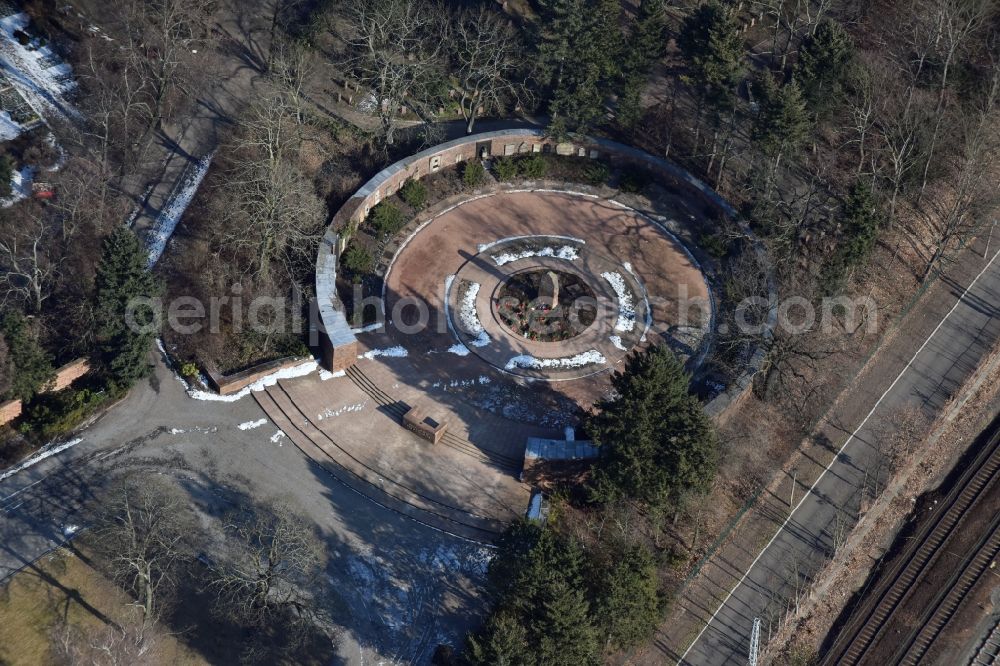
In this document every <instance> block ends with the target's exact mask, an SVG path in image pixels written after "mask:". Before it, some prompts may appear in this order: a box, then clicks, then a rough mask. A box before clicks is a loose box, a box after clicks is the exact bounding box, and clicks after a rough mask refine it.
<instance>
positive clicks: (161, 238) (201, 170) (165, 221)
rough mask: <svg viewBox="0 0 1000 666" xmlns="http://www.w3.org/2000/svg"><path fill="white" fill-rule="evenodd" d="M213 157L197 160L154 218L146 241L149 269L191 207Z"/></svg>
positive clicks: (213, 153) (160, 254) (207, 156)
mask: <svg viewBox="0 0 1000 666" xmlns="http://www.w3.org/2000/svg"><path fill="white" fill-rule="evenodd" d="M214 156H215V152H214V151H213V152H211V153H209V154H208V155H205V156H204V157H203V158H201V160H199V162H198V164H197V166H196V167H195V169H194V171H192V172H190V173H189V174H187V176H186V177H185V178H184V180H183V182H182V183H181V184H180V187H178V188H177V190H176V191H174V192H173V193H172V194H171V197H170V199H169V200H168V201H167V203H166V204H165V205H164V206H163V209H162V210H161V211H160V214H159V215H158V216H157V217H156V221H155V222H154V223H153V228H152V229H150V232H149V236H148V237H147V240H146V245H147V246H148V247H149V266H150V267H151V268H152V266H153V264H155V263H156V262H157V261H159V259H160V257H161V256H162V255H163V251H164V250H165V249H166V247H167V242H168V241H169V240H170V237H171V236H172V235H173V233H174V229H176V228H177V224H178V223H179V222H180V221H181V218H182V217H183V216H184V211H186V210H187V207H188V206H189V205H191V201H192V200H193V199H194V195H195V193H196V192H197V191H198V187H199V186H200V185H201V181H203V180H204V179H205V174H207V173H208V167H209V165H210V164H211V163H212V158H213V157H214Z"/></svg>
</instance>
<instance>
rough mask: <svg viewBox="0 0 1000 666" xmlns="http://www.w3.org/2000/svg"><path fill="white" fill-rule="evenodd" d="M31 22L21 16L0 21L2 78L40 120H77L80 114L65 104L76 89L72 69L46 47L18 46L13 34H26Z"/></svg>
mask: <svg viewBox="0 0 1000 666" xmlns="http://www.w3.org/2000/svg"><path fill="white" fill-rule="evenodd" d="M30 21H31V19H30V18H29V17H28V15H27V14H25V13H24V12H19V13H17V14H12V15H10V16H6V17H4V18H2V19H0V61H2V66H3V70H4V76H5V77H6V78H7V80H8V81H9V82H10V83H11V85H13V86H14V87H15V88H17V90H18V92H20V93H21V94H22V95H23V96H24V99H25V101H27V103H28V105H29V106H31V108H32V110H33V111H34V112H35V113H36V114H38V115H39V116H46V115H48V116H52V115H55V116H58V117H61V118H66V119H69V120H78V119H80V118H81V117H82V116H81V114H80V112H79V110H77V109H76V107H74V106H73V105H72V104H70V103H69V101H67V95H68V94H69V93H71V92H73V90H74V89H75V88H76V81H74V80H73V71H72V68H71V67H70V66H69V65H68V64H66V63H64V62H62V60H61V59H60V58H59V56H58V55H56V53H55V52H54V51H53V50H52V49H51V48H49V47H48V46H41V43H40V41H39V40H38V39H37V38H36V39H32V40H31V41H30V42H29V43H28V44H27V45H23V44H21V43H20V42H19V41H18V40H17V38H16V37H14V32H15V31H17V30H21V31H25V29H26V28H28V24H29V23H30Z"/></svg>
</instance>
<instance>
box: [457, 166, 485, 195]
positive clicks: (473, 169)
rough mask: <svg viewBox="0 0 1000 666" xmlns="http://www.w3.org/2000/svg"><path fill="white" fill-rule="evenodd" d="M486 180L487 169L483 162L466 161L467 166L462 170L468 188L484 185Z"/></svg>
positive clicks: (463, 179) (463, 180)
mask: <svg viewBox="0 0 1000 666" xmlns="http://www.w3.org/2000/svg"><path fill="white" fill-rule="evenodd" d="M484 180H486V169H484V168H483V163H482V162H480V161H479V160H473V161H471V162H466V163H465V168H464V169H463V170H462V182H464V183H465V186H466V187H467V188H469V189H470V190H471V189H475V188H477V187H479V186H480V185H482V184H483V181H484Z"/></svg>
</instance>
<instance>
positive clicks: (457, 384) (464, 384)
mask: <svg viewBox="0 0 1000 666" xmlns="http://www.w3.org/2000/svg"><path fill="white" fill-rule="evenodd" d="M491 382H492V380H491V379H490V378H489V377H487V376H486V375H480V376H479V378H477V379H452V380H451V381H447V382H434V383H433V384H431V388H468V387H470V386H486V385H487V384H489V383H491Z"/></svg>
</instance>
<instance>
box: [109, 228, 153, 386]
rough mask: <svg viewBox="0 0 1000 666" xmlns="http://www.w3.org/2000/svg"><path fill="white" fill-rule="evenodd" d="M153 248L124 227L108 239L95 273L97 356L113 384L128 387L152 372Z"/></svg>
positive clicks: (116, 230)
mask: <svg viewBox="0 0 1000 666" xmlns="http://www.w3.org/2000/svg"><path fill="white" fill-rule="evenodd" d="M148 262H149V253H148V252H147V251H146V250H145V249H144V248H143V247H142V244H141V243H140V242H139V239H138V237H136V235H135V233H133V232H132V230H131V229H129V228H128V227H125V226H121V227H118V228H117V229H115V230H114V231H113V232H112V233H111V235H109V236H108V237H107V238H106V239H105V240H104V246H103V249H102V253H101V260H100V262H99V263H98V265H97V276H96V278H95V310H96V313H97V319H98V321H99V322H100V326H99V328H98V332H97V341H98V359H97V360H98V361H99V363H100V366H101V368H102V369H103V371H104V374H105V377H106V378H107V380H108V382H109V384H110V385H111V386H112V387H113V388H116V389H122V390H123V389H127V388H129V387H130V386H132V384H134V383H135V382H136V381H137V380H139V379H140V378H142V377H144V376H145V375H146V373H147V372H148V371H149V365H148V364H147V362H146V353H147V352H148V351H149V346H150V343H151V342H152V340H153V337H154V335H155V325H156V324H157V322H156V321H155V316H156V312H155V310H154V308H153V307H152V306H151V305H150V304H149V303H148V302H144V299H153V298H156V297H157V296H159V295H160V292H161V289H160V284H159V282H158V280H156V278H154V277H153V274H152V273H151V272H150V269H149V266H148Z"/></svg>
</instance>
